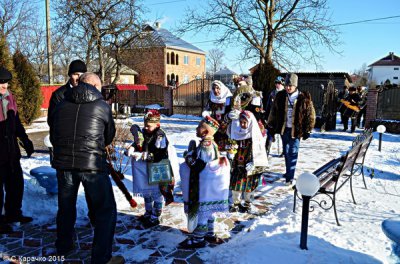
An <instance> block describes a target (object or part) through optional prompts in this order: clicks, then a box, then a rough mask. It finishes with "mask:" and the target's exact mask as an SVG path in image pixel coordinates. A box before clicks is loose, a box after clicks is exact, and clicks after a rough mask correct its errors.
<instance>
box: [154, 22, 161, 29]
mask: <svg viewBox="0 0 400 264" xmlns="http://www.w3.org/2000/svg"><path fill="white" fill-rule="evenodd" d="M155 25H156V28H157V29H159V28H160V27H161V23H160V22H158V21H157V22H156V23H155Z"/></svg>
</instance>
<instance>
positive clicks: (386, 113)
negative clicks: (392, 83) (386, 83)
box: [376, 87, 400, 120]
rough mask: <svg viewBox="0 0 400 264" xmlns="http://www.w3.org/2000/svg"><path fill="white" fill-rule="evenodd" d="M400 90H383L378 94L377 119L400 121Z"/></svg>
mask: <svg viewBox="0 0 400 264" xmlns="http://www.w3.org/2000/svg"><path fill="white" fill-rule="evenodd" d="M399 104H400V88H397V87H396V88H389V89H382V90H381V91H380V92H379V94H378V105H377V110H376V118H377V119H387V120H400V108H399Z"/></svg>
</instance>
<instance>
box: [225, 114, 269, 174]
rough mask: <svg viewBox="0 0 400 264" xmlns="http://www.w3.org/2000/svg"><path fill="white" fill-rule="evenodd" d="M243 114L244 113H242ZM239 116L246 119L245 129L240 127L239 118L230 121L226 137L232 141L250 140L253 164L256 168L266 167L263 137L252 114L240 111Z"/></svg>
mask: <svg viewBox="0 0 400 264" xmlns="http://www.w3.org/2000/svg"><path fill="white" fill-rule="evenodd" d="M243 112H244V113H243ZM240 116H244V117H245V118H246V119H247V122H248V126H247V128H246V129H243V128H241V127H240V118H238V119H236V120H232V123H231V125H230V127H229V128H228V131H227V132H228V136H229V137H230V138H231V139H233V140H244V139H248V138H251V139H252V143H253V144H252V152H253V164H254V166H256V167H267V166H268V157H267V153H266V150H265V139H266V138H265V137H263V136H262V134H261V130H260V127H259V126H258V122H257V120H256V118H255V117H254V115H253V113H252V112H250V111H247V110H244V111H242V114H241V115H240Z"/></svg>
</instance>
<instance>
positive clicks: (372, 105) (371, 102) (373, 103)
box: [365, 87, 379, 128]
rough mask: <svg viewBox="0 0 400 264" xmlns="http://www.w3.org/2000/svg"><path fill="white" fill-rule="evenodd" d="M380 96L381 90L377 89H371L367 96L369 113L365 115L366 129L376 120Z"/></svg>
mask: <svg viewBox="0 0 400 264" xmlns="http://www.w3.org/2000/svg"><path fill="white" fill-rule="evenodd" d="M378 94H379V90H378V89H377V88H376V87H370V88H369V89H368V95H367V111H366V114H365V128H370V127H371V121H373V120H374V119H376V113H377V110H378Z"/></svg>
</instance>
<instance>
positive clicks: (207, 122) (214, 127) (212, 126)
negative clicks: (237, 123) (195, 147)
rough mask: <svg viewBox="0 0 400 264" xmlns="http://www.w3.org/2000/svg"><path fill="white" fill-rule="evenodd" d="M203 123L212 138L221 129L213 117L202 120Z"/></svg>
mask: <svg viewBox="0 0 400 264" xmlns="http://www.w3.org/2000/svg"><path fill="white" fill-rule="evenodd" d="M201 122H202V124H203V125H204V126H205V128H206V129H207V131H208V134H209V135H210V136H212V135H214V134H215V133H216V132H217V131H218V129H219V123H218V121H217V120H215V119H214V118H212V117H211V116H206V117H204V118H203V120H201Z"/></svg>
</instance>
